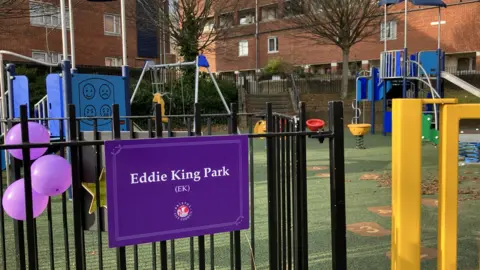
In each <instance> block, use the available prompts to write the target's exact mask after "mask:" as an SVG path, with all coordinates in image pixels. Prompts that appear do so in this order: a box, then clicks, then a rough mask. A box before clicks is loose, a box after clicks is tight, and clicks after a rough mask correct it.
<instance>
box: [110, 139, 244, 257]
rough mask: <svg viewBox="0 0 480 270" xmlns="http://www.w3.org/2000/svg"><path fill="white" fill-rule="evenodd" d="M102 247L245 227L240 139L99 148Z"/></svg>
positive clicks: (142, 141) (157, 141)
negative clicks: (103, 190) (104, 217)
mask: <svg viewBox="0 0 480 270" xmlns="http://www.w3.org/2000/svg"><path fill="white" fill-rule="evenodd" d="M105 165H106V170H107V174H106V176H107V179H106V181H107V206H108V239H109V247H111V248H113V247H121V246H127V245H135V244H142V243H151V242H157V241H164V240H171V239H178V238H185V237H193V236H200V235H208V234H214V233H221V232H229V231H236V230H244V229H248V227H249V214H248V213H249V203H248V202H249V193H248V137H247V136H245V135H231V136H209V137H200V136H199V137H186V138H165V139H140V140H113V141H106V142H105Z"/></svg>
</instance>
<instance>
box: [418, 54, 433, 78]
mask: <svg viewBox="0 0 480 270" xmlns="http://www.w3.org/2000/svg"><path fill="white" fill-rule="evenodd" d="M418 62H419V63H420V65H422V67H423V68H424V69H425V71H426V72H427V74H425V72H423V70H421V69H419V70H418V73H419V76H430V77H436V76H437V72H438V52H437V51H424V52H419V53H418Z"/></svg>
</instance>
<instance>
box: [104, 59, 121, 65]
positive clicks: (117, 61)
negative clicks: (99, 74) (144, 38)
mask: <svg viewBox="0 0 480 270" xmlns="http://www.w3.org/2000/svg"><path fill="white" fill-rule="evenodd" d="M105 66H106V67H120V66H122V58H120V57H105Z"/></svg>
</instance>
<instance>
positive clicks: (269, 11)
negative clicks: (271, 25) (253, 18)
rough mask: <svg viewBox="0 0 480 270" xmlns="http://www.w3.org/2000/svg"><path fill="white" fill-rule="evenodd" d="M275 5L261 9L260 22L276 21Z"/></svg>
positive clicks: (276, 8) (276, 7)
mask: <svg viewBox="0 0 480 270" xmlns="http://www.w3.org/2000/svg"><path fill="white" fill-rule="evenodd" d="M277 10H278V6H277V5H271V6H265V7H262V21H272V20H276V19H277Z"/></svg>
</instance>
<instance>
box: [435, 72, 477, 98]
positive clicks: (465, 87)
mask: <svg viewBox="0 0 480 270" xmlns="http://www.w3.org/2000/svg"><path fill="white" fill-rule="evenodd" d="M441 76H442V78H444V79H445V80H447V81H449V82H451V83H453V84H455V85H456V86H458V87H461V88H462V89H463V90H465V91H467V92H469V93H470V94H472V95H474V96H476V97H480V89H478V88H477V87H475V86H473V85H471V84H469V83H468V82H466V81H464V80H462V79H460V78H458V77H457V76H455V75H453V74H451V73H448V72H445V71H442V74H441Z"/></svg>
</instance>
